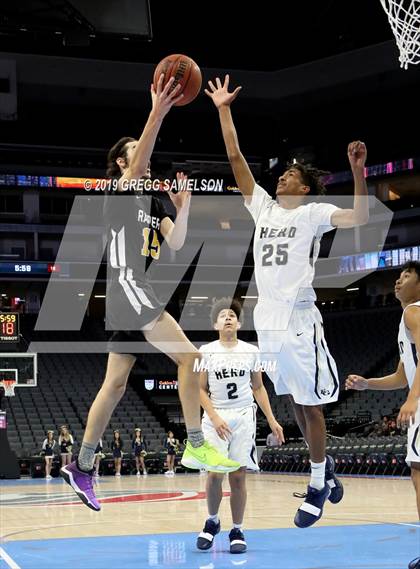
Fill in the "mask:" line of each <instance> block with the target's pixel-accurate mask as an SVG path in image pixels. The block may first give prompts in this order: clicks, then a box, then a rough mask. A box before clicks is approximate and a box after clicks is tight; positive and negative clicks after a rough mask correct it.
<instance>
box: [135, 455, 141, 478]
mask: <svg viewBox="0 0 420 569" xmlns="http://www.w3.org/2000/svg"><path fill="white" fill-rule="evenodd" d="M134 458H135V459H136V474H137V476H140V457H139V456H137V455H135V457H134Z"/></svg>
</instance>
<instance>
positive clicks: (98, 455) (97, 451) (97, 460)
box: [93, 439, 103, 478]
mask: <svg viewBox="0 0 420 569" xmlns="http://www.w3.org/2000/svg"><path fill="white" fill-rule="evenodd" d="M102 449H103V444H102V439H99V443H98V444H97V445H96V449H95V454H94V456H95V462H94V463H93V466H94V468H95V472H94V473H93V476H95V477H96V478H98V476H99V465H100V463H101V458H102Z"/></svg>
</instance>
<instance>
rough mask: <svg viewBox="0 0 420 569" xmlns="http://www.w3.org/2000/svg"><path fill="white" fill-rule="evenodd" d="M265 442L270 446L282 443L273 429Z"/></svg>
mask: <svg viewBox="0 0 420 569" xmlns="http://www.w3.org/2000/svg"><path fill="white" fill-rule="evenodd" d="M265 444H266V446H268V447H278V446H280V445H281V444H282V442H281V441H279V439H278V438H277V437H276V435H275V434H274V433H273V431H271V433H270V434H269V435H268V437H267V440H266V442H265Z"/></svg>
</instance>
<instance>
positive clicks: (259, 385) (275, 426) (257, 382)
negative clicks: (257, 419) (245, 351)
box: [251, 371, 285, 444]
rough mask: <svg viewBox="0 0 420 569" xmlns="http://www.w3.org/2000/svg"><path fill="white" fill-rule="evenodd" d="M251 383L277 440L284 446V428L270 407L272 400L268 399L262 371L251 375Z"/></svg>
mask: <svg viewBox="0 0 420 569" xmlns="http://www.w3.org/2000/svg"><path fill="white" fill-rule="evenodd" d="M251 383H252V393H253V394H254V397H255V401H256V402H257V404H258V407H259V408H260V409H261V411H262V412H263V413H264V415H265V418H266V419H267V421H268V424H269V426H270V429H271V430H272V432H273V433H274V434H275V435H276V437H277V440H279V441H280V444H283V443H284V442H285V438H284V433H283V427H282V426H281V425H280V424H279V423H278V422H277V421H276V418H275V417H274V414H273V410H272V409H271V405H270V400H269V398H268V393H267V390H266V388H265V387H264V383H263V380H262V376H261V372H260V371H253V372H252V373H251Z"/></svg>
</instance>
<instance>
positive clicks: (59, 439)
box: [58, 435, 61, 446]
mask: <svg viewBox="0 0 420 569" xmlns="http://www.w3.org/2000/svg"><path fill="white" fill-rule="evenodd" d="M58 444H59V445H60V446H61V435H60V436H59V437H58Z"/></svg>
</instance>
